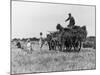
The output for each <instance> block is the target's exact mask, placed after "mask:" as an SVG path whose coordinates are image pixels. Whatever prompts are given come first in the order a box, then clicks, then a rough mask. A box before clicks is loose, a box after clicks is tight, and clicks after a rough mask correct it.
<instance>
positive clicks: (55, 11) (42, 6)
mask: <svg viewBox="0 0 100 75" xmlns="http://www.w3.org/2000/svg"><path fill="white" fill-rule="evenodd" d="M68 13H71V14H72V16H73V17H74V18H75V22H76V24H75V25H78V26H84V25H85V26H86V28H87V32H88V36H95V7H94V6H82V5H81V6H80V5H67V4H66V5H64V4H51V3H36V2H20V1H12V38H29V37H40V32H42V33H43V37H46V34H47V33H48V31H56V25H57V24H58V23H60V24H61V25H62V26H63V27H67V25H68V23H69V22H65V20H66V19H67V18H68Z"/></svg>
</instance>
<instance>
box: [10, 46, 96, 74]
mask: <svg viewBox="0 0 100 75" xmlns="http://www.w3.org/2000/svg"><path fill="white" fill-rule="evenodd" d="M95 52H96V51H95V49H93V48H82V49H81V51H80V52H79V53H78V52H58V51H49V49H48V46H47V45H45V46H43V48H42V49H40V48H39V46H38V45H34V50H33V51H32V53H29V52H27V50H24V49H20V48H16V47H14V46H12V48H11V70H12V74H17V73H37V72H52V71H53V72H54V71H72V70H90V69H95V68H96V61H95V60H96V57H95V56H96V55H95Z"/></svg>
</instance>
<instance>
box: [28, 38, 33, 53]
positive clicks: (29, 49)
mask: <svg viewBox="0 0 100 75" xmlns="http://www.w3.org/2000/svg"><path fill="white" fill-rule="evenodd" d="M27 49H28V51H30V52H32V44H31V41H30V39H28V40H27Z"/></svg>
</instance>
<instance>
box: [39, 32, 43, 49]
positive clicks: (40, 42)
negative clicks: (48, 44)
mask: <svg viewBox="0 0 100 75" xmlns="http://www.w3.org/2000/svg"><path fill="white" fill-rule="evenodd" d="M42 35H43V34H42V32H40V40H39V46H40V48H42V47H43V38H42Z"/></svg>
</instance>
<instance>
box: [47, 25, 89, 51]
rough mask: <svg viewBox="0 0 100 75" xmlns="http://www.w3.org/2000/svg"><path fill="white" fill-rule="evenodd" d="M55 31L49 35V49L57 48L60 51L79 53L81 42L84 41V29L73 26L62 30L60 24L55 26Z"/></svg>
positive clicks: (85, 33)
mask: <svg viewBox="0 0 100 75" xmlns="http://www.w3.org/2000/svg"><path fill="white" fill-rule="evenodd" d="M56 28H57V30H59V31H55V32H52V33H50V34H49V37H48V38H49V41H48V42H49V48H51V49H52V47H50V46H51V45H53V46H54V48H56V47H59V50H60V51H63V50H65V49H66V51H72V48H73V51H80V49H81V44H82V42H83V41H84V40H85V39H86V36H87V31H86V27H85V26H83V27H79V26H74V27H73V28H63V27H62V26H61V25H60V24H59V25H57V27H56Z"/></svg>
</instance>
